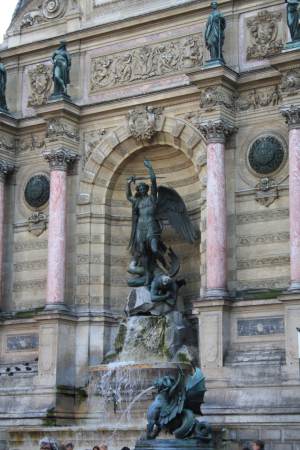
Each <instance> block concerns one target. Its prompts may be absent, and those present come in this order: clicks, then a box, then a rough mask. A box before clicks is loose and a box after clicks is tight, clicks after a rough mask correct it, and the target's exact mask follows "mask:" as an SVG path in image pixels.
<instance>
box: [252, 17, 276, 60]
mask: <svg viewBox="0 0 300 450" xmlns="http://www.w3.org/2000/svg"><path fill="white" fill-rule="evenodd" d="M281 21H282V13H281V12H280V11H279V12H278V11H274V12H273V11H272V12H271V11H267V10H264V11H260V12H259V13H258V14H257V16H255V17H254V18H251V19H248V20H247V27H248V29H249V34H250V41H251V42H250V45H249V46H248V48H247V59H248V60H250V59H261V58H268V57H270V56H273V55H277V54H278V53H280V52H281V50H282V48H283V42H282V39H279V38H278V32H279V24H280V22H281Z"/></svg>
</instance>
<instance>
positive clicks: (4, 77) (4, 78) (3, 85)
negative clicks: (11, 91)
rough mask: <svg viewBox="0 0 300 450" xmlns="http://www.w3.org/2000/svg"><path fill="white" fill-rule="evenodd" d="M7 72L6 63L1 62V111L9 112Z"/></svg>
mask: <svg viewBox="0 0 300 450" xmlns="http://www.w3.org/2000/svg"><path fill="white" fill-rule="evenodd" d="M6 82H7V72H6V68H5V65H4V64H3V63H2V62H0V111H4V112H8V108H7V104H6Z"/></svg>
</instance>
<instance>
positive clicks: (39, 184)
mask: <svg viewBox="0 0 300 450" xmlns="http://www.w3.org/2000/svg"><path fill="white" fill-rule="evenodd" d="M24 195H25V200H26V202H27V203H28V205H29V206H31V207H32V208H40V207H41V206H43V205H45V204H46V203H47V202H48V200H49V195H50V183H49V179H48V177H47V176H46V175H34V176H33V177H31V178H30V180H29V181H28V183H27V185H26V187H25V193H24Z"/></svg>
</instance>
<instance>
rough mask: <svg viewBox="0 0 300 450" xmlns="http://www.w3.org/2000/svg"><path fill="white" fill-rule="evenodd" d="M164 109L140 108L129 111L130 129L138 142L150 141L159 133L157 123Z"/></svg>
mask: <svg viewBox="0 0 300 450" xmlns="http://www.w3.org/2000/svg"><path fill="white" fill-rule="evenodd" d="M162 112H163V110H162V108H154V107H152V106H140V107H137V108H134V109H131V110H129V112H128V116H127V117H128V128H129V131H130V132H131V134H132V136H133V137H134V138H135V139H136V140H137V141H142V140H145V141H150V140H151V139H152V138H153V136H154V135H155V134H156V133H157V123H158V121H159V119H160V117H161V115H162Z"/></svg>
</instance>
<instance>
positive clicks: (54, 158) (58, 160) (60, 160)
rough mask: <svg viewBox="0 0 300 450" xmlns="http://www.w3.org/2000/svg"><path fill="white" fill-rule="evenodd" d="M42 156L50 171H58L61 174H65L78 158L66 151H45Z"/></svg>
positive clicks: (73, 153)
mask: <svg viewBox="0 0 300 450" xmlns="http://www.w3.org/2000/svg"><path fill="white" fill-rule="evenodd" d="M43 156H44V158H45V159H46V161H48V163H49V166H50V170H51V171H52V170H60V171H63V172H66V171H67V170H68V168H69V166H71V165H72V164H74V163H75V161H77V160H78V159H79V158H80V156H79V155H77V154H76V153H75V152H72V151H70V150H66V149H60V150H55V151H46V152H44V153H43Z"/></svg>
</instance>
